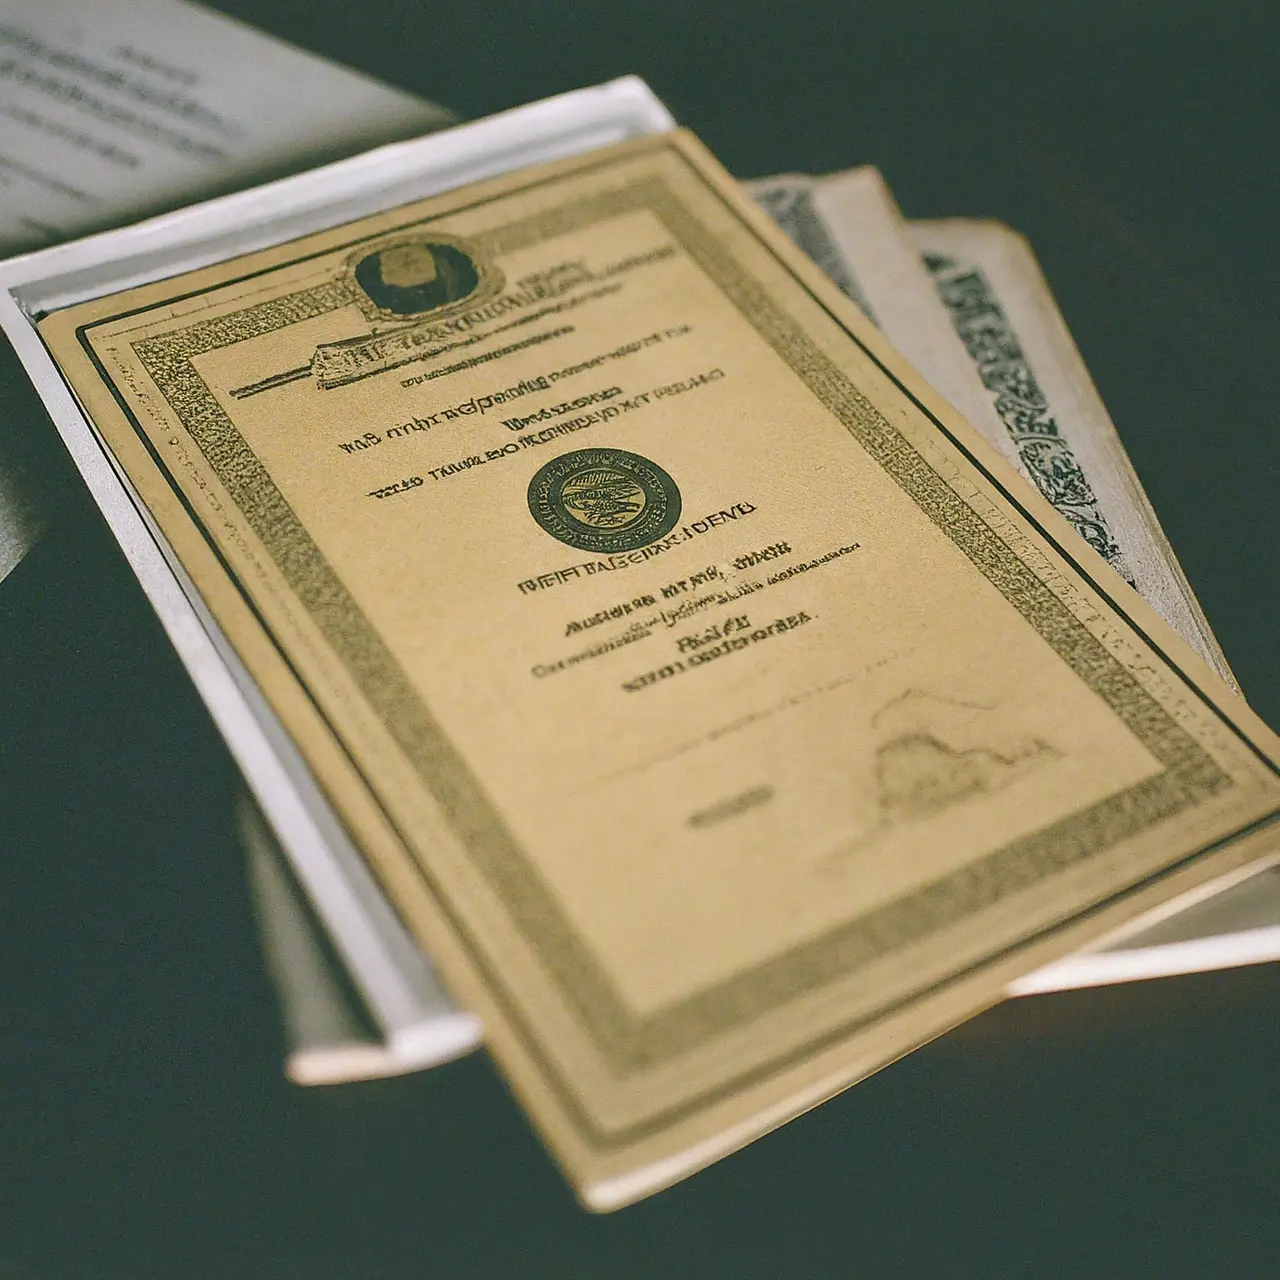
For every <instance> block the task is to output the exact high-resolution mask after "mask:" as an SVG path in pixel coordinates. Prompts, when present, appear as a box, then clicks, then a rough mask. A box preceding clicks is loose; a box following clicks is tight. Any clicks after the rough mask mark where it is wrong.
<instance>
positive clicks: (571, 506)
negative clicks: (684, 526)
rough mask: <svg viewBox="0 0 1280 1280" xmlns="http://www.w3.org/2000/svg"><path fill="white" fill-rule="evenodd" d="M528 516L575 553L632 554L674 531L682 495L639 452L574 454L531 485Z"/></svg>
mask: <svg viewBox="0 0 1280 1280" xmlns="http://www.w3.org/2000/svg"><path fill="white" fill-rule="evenodd" d="M529 511H530V514H532V516H533V518H534V519H535V520H536V521H537V522H538V524H539V525H541V526H542V528H543V529H545V530H546V531H547V532H548V533H549V534H550V535H551V536H552V537H553V538H558V539H559V540H560V541H561V542H563V543H565V544H566V545H568V546H570V547H574V548H576V549H577V550H578V551H596V552H602V553H605V554H609V553H612V552H617V551H634V550H636V548H637V547H647V546H648V545H649V543H651V542H656V541H657V540H658V539H659V538H661V537H662V536H663V535H664V534H668V533H670V532H671V530H672V529H674V528H675V525H676V521H677V520H679V519H680V490H679V489H677V488H676V483H675V481H674V480H672V478H671V477H670V476H669V475H667V473H666V472H665V471H664V470H663V469H662V468H661V467H660V466H658V464H657V463H655V462H650V461H649V459H648V458H642V457H641V456H640V455H639V454H638V453H627V452H626V451H625V450H623V449H575V450H574V451H573V452H572V453H562V454H561V455H560V456H559V457H558V458H553V459H552V460H551V461H550V462H548V463H547V465H546V466H545V467H543V468H542V469H541V470H540V471H539V472H538V473H537V474H536V475H535V476H534V477H533V479H532V480H530V481H529Z"/></svg>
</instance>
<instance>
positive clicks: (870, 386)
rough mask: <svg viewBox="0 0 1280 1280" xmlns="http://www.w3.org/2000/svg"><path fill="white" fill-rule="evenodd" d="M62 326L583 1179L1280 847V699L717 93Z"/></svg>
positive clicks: (782, 1115) (69, 359)
mask: <svg viewBox="0 0 1280 1280" xmlns="http://www.w3.org/2000/svg"><path fill="white" fill-rule="evenodd" d="M42 332H43V333H44V335H45V339H46V341H47V342H48V344H49V346H50V348H51V350H52V351H53V353H54V354H55V356H56V357H57V359H58V360H59V362H60V363H61V365H62V368H63V369H64V370H65V372H66V374H67V376H68V378H69V379H70V381H71V382H72V383H73V385H74V386H75V388H76V390H77V391H78V393H79V395H80V396H81V399H82V401H83V402H84V403H85V404H86V406H87V407H88V409H89V411H90V413H91V414H92V416H93V418H94V420H95V421H96V423H97V425H98V427H99V429H100V431H101V432H102V434H103V436H104V438H105V440H106V442H107V444H108V446H109V448H110V449H111V451H112V452H113V454H114V455H115V457H116V459H117V460H118V462H119V465H120V466H121V467H122V468H123V470H124V471H125V472H126V473H127V474H128V476H129V477H130V479H131V480H132V482H133V484H134V485H135V486H136V488H137V490H138V492H139V493H140V494H141V496H142V498H143V500H144V501H145V502H146V504H147V505H148V507H149V508H150V510H151V512H152V513H153V515H154V518H155V519H156V521H157V522H158V524H159V527H160V528H161V529H162V530H163V532H164V534H165V536H166V537H167V538H168V540H169V542H170V543H171V544H172V546H173V548H174V549H175V551H176V553H177V555H178V556H179V557H180V559H181V561H182V563H183V565H184V566H185V568H186V570H187V572H188V573H189V574H190V576H191V578H192V580H193V581H194V582H195V583H196V585H197V587H198V588H199V590H200V591H201V593H202V594H203V596H204V598H205V600H206V601H207V602H208V604H209V606H210V608H211V609H212V611H213V614H214V616H215V617H216V618H217V620H218V622H219V623H220V625H221V626H222V628H223V629H224V630H225V632H226V634H227V635H228V636H229V637H230V638H231V639H232V641H233V642H234V644H235V645H236V646H237V648H238V650H239V651H240V653H241V655H242V656H243V658H244V660H245V662H246V663H247V664H248V666H249V668H250V670H251V671H252V672H253V674H254V675H255V677H256V679H257V680H258V682H259V684H260V686H261V688H262V689H263V691H264V692H265V694H266V696H267V698H268V699H269V701H270V703H271V705H272V706H273V708H274V709H275V711H276V713H277V714H278V715H279V717H280V718H281V720H282V721H283V722H284V724H285V725H286V726H287V727H288V728H289V730H290V731H291V732H292V734H293V736H294V737H295V738H296V740H297V742H298V744H299V746H300V748H301V750H302V751H303V752H304V754H305V756H306V758H307V760H308V762H309V764H310V766H311V768H312V769H313V770H314V772H315V774H316V776H317V778H319V779H320V781H321V783H322V784H323V786H324V787H325V789H326V791H327V793H328V794H329V796H330V797H331V799H332V802H333V804H334V806H335V808H336V810H337V812H338V813H339V815H340V816H341V818H342V820H343V821H344V822H345V823H346V824H347V826H348V828H349V829H350V830H351V832H352V833H353V834H354V836H355V838H356V840H357V842H358V843H359V844H360V846H361V847H362V848H363V849H364V850H365V852H366V853H367V856H368V858H369V860H370V862H371V864H372V865H373V866H374V867H375V868H376V870H377V872H378V874H379V875H380V877H381V879H382V881H383V883H384V884H385V886H386V889H387V892H388V894H389V895H390V896H391V898H392V899H393V900H394V902H395V903H396V905H397V906H398V908H399V910H400V911H401V912H402V913H403V915H404V917H405V918H406V919H407V920H408V921H409V923H410V925H411V927H412V928H413V929H414V930H415V931H416V932H417V934H418V936H419V937H420V939H421V941H422V943H423V945H424V946H425V947H426V948H428V949H429V951H430V952H431V954H432V955H433V956H434V957H435V958H436V959H437V960H438V962H439V964H440V966H441V968H442V970H443V971H444V973H445V974H446V975H447V976H448V979H449V981H450V983H451V985H452V986H453V987H454V989H455V992H456V994H457V995H458V996H459V997H460V999H461V1000H463V1001H464V1002H465V1003H466V1004H467V1005H468V1006H469V1007H471V1008H473V1009H475V1010H477V1011H478V1012H480V1013H481V1014H482V1015H483V1017H484V1019H485V1022H486V1027H487V1033H488V1039H489V1044H490V1045H491V1047H492V1049H493V1052H494V1053H495V1055H496V1056H497V1058H498V1059H499V1061H500V1063H501V1065H502V1067H503V1069H504V1071H505V1072H506V1074H507V1076H508V1077H509V1079H510V1080H511V1083H512V1085H513V1087H514V1088H515V1090H516V1092H517V1093H518V1095H519V1096H520V1098H521V1100H522V1101H523V1102H524V1104H525V1106H526V1107H527V1109H528V1110H529V1112H530V1114H531V1115H532V1118H533V1120H534V1122H535V1123H536V1124H537V1126H538V1127H539V1128H540V1130H541V1131H542V1133H543V1134H544V1135H545V1137H546V1139H547V1141H548V1143H549V1144H550V1146H551V1147H552V1148H553V1150H554V1152H555V1153H556V1155H557V1156H558V1158H559V1159H560V1160H561V1162H562V1163H563V1165H564V1166H565V1168H566V1170H567V1172H568V1173H569V1175H570V1177H571V1178H572V1179H573V1180H574V1182H575V1183H576V1184H577V1186H578V1187H579V1190H580V1192H581V1194H582V1195H583V1198H584V1199H585V1200H586V1202H587V1203H589V1204H590V1205H592V1206H594V1207H598V1208H607V1207H614V1206H616V1205H618V1204H622V1203H625V1202H627V1201H628V1200H631V1199H635V1198H637V1197H639V1196H641V1195H643V1194H645V1193H647V1192H649V1191H651V1190H653V1189H655V1188H656V1187H658V1186H661V1185H663V1184H665V1183H668V1182H671V1181H673V1180H675V1179H676V1178H678V1177H681V1176H683V1175H684V1174H686V1173H688V1172H691V1171H692V1170H693V1169H695V1168H697V1167H699V1166H700V1165H703V1164H706V1163H708V1162H709V1161H711V1160H713V1159H715V1158H717V1157H719V1156H721V1155H723V1154H725V1153H726V1152H727V1151H729V1150H731V1149H733V1148H734V1147H735V1146H739V1145H741V1144H742V1143H744V1142H746V1141H748V1140H750V1139H751V1138H753V1137H755V1136H757V1135H758V1134H760V1133H761V1132H763V1131H765V1130H766V1129H768V1128H770V1127H772V1126H773V1125H776V1124H778V1123H780V1122H781V1121H783V1120H785V1119H787V1118H788V1117H790V1116H792V1115H795V1114H796V1113H797V1112H798V1111H800V1110H802V1109H804V1108H806V1107H808V1106H810V1105H812V1104H814V1103H816V1102H818V1101H820V1100H821V1099H823V1098H824V1097H826V1096H829V1095H830V1094H831V1093H833V1092H835V1091H837V1090H839V1089H841V1088H842V1087H844V1086H845V1085H847V1084H849V1083H850V1082H852V1081H854V1080H856V1079H857V1078H859V1077H860V1076H863V1075H865V1074H867V1073H868V1072H870V1071H872V1070H874V1069H876V1068H877V1067H879V1066H881V1065H883V1064H884V1063H886V1062H888V1061H890V1060H891V1059H892V1058H894V1057H896V1056H898V1055H900V1054H902V1053H903V1052H905V1051H907V1050H908V1049H910V1048H911V1047H913V1046H915V1045H917V1044H919V1043H920V1042H922V1041H924V1040H926V1039H928V1038H929V1037H931V1036H933V1035H935V1034H937V1033H938V1032H940V1031H941V1030H943V1029H944V1028H946V1027H947V1026H949V1025H951V1024H953V1023H954V1022H955V1021H957V1020H958V1019H960V1018H962V1017H965V1016H967V1015H968V1014H970V1013H972V1012H974V1011H975V1010H977V1009H978V1008H980V1007H981V1006H983V1005H984V1004H987V1003H990V1002H991V1001H992V1000H994V999H996V998H997V996H998V993H999V992H1000V991H1001V989H1002V988H1003V987H1004V986H1005V985H1006V984H1007V983H1008V982H1009V981H1010V980H1011V979H1013V978H1015V977H1017V976H1018V975H1019V974H1021V973H1024V972H1027V971H1030V970H1031V969H1033V968H1035V967H1037V966H1038V965H1041V964H1043V963H1046V962H1047V961H1049V960H1051V959H1053V958H1055V957H1056V956H1058V955H1061V954H1065V953H1067V952H1069V951H1071V950H1074V949H1076V948H1077V947H1079V946H1081V945H1082V944H1084V943H1086V942H1088V941H1089V940H1091V939H1093V938H1095V937H1097V936H1099V935H1100V934H1101V933H1103V932H1104V931H1106V930H1107V929H1110V928H1113V927H1114V926H1116V925H1118V924H1120V923H1122V922H1123V921H1124V920H1126V919H1128V918H1130V917H1132V916H1134V915H1136V914H1137V913H1139V912H1140V911H1143V910H1145V909H1147V908H1150V907H1152V906H1154V905H1156V904H1158V903H1159V902H1162V901H1164V900H1167V899H1169V898H1171V897H1173V896H1175V895H1177V894H1179V893H1183V892H1186V891H1188V890H1190V889H1192V888H1194V887H1196V886H1197V885H1200V884H1202V883H1205V882H1207V881H1208V880H1210V879H1213V878H1218V877H1221V876H1223V875H1230V874H1231V873H1232V872H1233V871H1236V870H1238V869H1239V868H1242V867H1243V866H1245V865H1247V864H1249V863H1251V862H1257V861H1258V860H1259V859H1265V858H1266V857H1267V856H1268V855H1269V854H1271V852H1272V850H1273V849H1274V846H1275V843H1276V837H1277V831H1276V829H1275V827H1274V826H1271V825H1269V824H1271V823H1272V822H1273V820H1274V819H1275V817H1276V815H1277V806H1278V805H1280V781H1278V777H1277V766H1276V747H1277V743H1276V739H1275V738H1274V737H1273V736H1272V735H1271V734H1270V733H1269V732H1268V731H1267V730H1266V729H1265V728H1264V727H1263V726H1262V725H1261V724H1260V723H1259V722H1258V720H1257V719H1256V718H1255V717H1254V716H1253V715H1252V714H1251V713H1250V712H1249V711H1248V709H1247V708H1246V707H1245V706H1244V704H1243V703H1242V702H1241V701H1240V700H1239V699H1238V698H1237V697H1236V696H1235V695H1234V694H1232V693H1231V692H1230V691H1229V690H1228V689H1227V688H1226V686H1225V685H1223V684H1222V683H1221V682H1220V681H1219V680H1218V679H1217V678H1216V677H1214V676H1213V675H1212V674H1211V673H1210V672H1209V670H1208V668H1207V667H1206V666H1204V665H1203V663H1201V662H1200V660H1199V659H1197V658H1196V657H1194V656H1193V655H1192V654H1191V651H1190V650H1189V649H1188V648H1187V647H1186V646H1185V645H1183V644H1182V643H1181V641H1179V640H1178V639H1177V638H1176V636H1174V634H1173V632H1172V631H1171V630H1170V629H1169V628H1168V627H1167V626H1165V625H1164V624H1163V623H1162V622H1160V621H1159V619H1157V618H1156V616H1155V615H1154V613H1152V612H1151V610H1150V609H1148V608H1147V607H1146V606H1145V605H1143V604H1142V602H1141V601H1140V600H1139V599H1138V597H1137V596H1136V594H1135V593H1133V592H1132V591H1131V590H1130V589H1129V588H1128V587H1127V586H1126V585H1125V584H1124V583H1122V582H1121V580H1120V579H1119V578H1118V577H1117V576H1115V574H1113V573H1112V572H1111V571H1110V570H1109V569H1107V568H1106V566H1105V565H1104V564H1103V563H1102V561H1101V560H1100V559H1098V558H1097V557H1096V556H1094V555H1093V553H1091V552H1090V551H1088V549H1087V548H1085V547H1084V546H1083V544H1081V543H1080V542H1079V540H1078V539H1074V538H1073V535H1071V533H1070V531H1069V529H1068V527H1067V526H1066V525H1065V524H1064V523H1063V522H1062V521H1061V519H1060V518H1059V517H1057V516H1056V515H1055V513H1054V512H1053V511H1052V510H1051V509H1050V508H1049V507H1048V506H1047V505H1046V504H1045V503H1044V502H1043V501H1041V500H1040V499H1039V497H1038V496H1037V495H1035V494H1034V493H1033V492H1031V490H1030V489H1029V487H1027V486H1025V485H1024V483H1023V482H1022V481H1020V480H1019V479H1018V478H1017V477H1016V476H1014V474H1013V472H1012V471H1011V470H1009V469H1008V468H1007V467H1006V465H1005V464H1004V463H1003V462H1001V461H1000V460H999V459H998V458H997V457H996V455H995V454H994V453H993V451H992V450H990V449H989V448H988V447H986V446H985V445H984V444H983V443H982V441H981V440H980V439H979V437H978V436H977V434H976V433H975V432H974V431H972V430H971V429H970V428H969V427H968V426H967V425H966V424H965V423H964V422H963V421H961V420H960V419H958V418H957V417H956V416H955V414H954V412H953V411H951V410H949V409H948V408H947V407H946V405H945V404H944V403H943V402H942V401H941V399H940V398H939V397H937V396H936V395H934V394H933V393H932V392H931V391H930V390H929V389H928V388H927V387H926V386H925V384H924V383H923V382H922V381H921V380H920V379H919V378H918V377H916V376H915V375H914V374H913V372H912V371H911V370H910V369H909V368H908V367H907V366H906V365H905V364H904V363H903V362H902V361H901V360H900V359H899V358H898V357H896V356H895V354H894V353H893V352H892V351H891V350H890V349H889V348H888V347H887V346H886V345H885V344H884V341H883V339H881V338H880V337H879V335H878V334H876V333H875V332H874V331H873V330H872V328H871V326H870V325H869V324H868V323H867V322H865V321H864V320H863V319H862V318H861V316H859V315H858V314H857V313H856V311H855V309H854V308H853V307H852V306H851V305H850V304H848V303H847V302H846V301H845V300H844V299H843V298H842V297H841V295H840V294H839V293H838V292H837V291H836V290H835V289H834V288H833V287H832V286H830V285H829V284H828V283H827V282H826V281H825V280H824V279H823V278H822V277H821V276H820V274H819V273H818V272H817V270H816V269H815V268H812V267H811V266H810V265H809V264H807V263H806V262H805V261H804V260H803V259H802V258H801V257H800V255H799V254H798V253H797V252H796V251H795V250H794V249H792V248H791V247H790V246H789V245H788V244H787V243H785V242H784V240H783V238H782V236H781V234H780V233H779V232H777V231H776V230H775V229H773V228H772V227H770V226H769V225H768V224H767V223H766V221H765V219H764V217H763V215H761V214H759V213H757V212H756V211H755V210H754V209H752V208H750V207H749V206H748V204H747V202H746V201H745V200H744V199H743V198H742V197H741V196H740V195H739V194H738V193H737V192H736V190H735V189H734V187H733V184H732V183H731V182H730V180H729V179H728V177H727V175H725V174H724V173H723V171H722V170H720V169H719V168H718V167H717V166H716V165H715V163H714V161H712V160H711V159H710V158H709V157H708V156H707V154H706V153H705V151H703V150H702V149H701V148H700V146H699V145H698V144H697V143H696V141H694V140H693V139H692V138H690V137H688V136H687V135H683V134H668V135H663V136H660V137H657V138H653V139H647V140H644V141H641V142H637V143H631V144H626V145H624V146H621V147H618V148H616V149H611V150H607V151H602V152H597V153H595V154H593V155H590V156H587V157H584V158H578V159H575V160H572V161H565V162H562V163H558V164H555V165H552V166H549V167H546V168H540V169H532V170H525V171H522V172H519V173H517V174H514V175H511V176H509V177H507V178H504V179H501V180H497V181H493V182H489V183H486V184H483V185H480V186H476V187H471V188H467V189H464V190H460V191H457V192H454V193H452V194H449V195H446V196H442V197H438V198H435V199H433V200H429V201H425V202H423V203H421V204H417V205H413V206H409V207H405V208H399V209H395V210H392V211H390V212H388V213H386V214H383V215H380V216H378V217H374V218H370V219H367V220H364V221H362V222H358V223H354V224H351V225H347V226H343V227H339V228H336V229H334V230H332V231H329V232H326V233H324V234H320V235H315V236H311V237H309V238H307V239H304V240H300V241H297V242H295V243H292V244H289V245H286V246H283V247H281V248H278V249H274V250H271V251H268V252H262V253H256V254H253V255H249V256H246V257H242V258H239V259H236V260H234V261H229V262H227V263H225V264H223V265H220V266H217V267H213V268H209V269H207V270H203V271H200V272H197V273H194V274H191V275H188V276H183V277H179V278H176V279H172V280H168V281H165V282H163V283H160V284H156V285H151V286H148V287H146V288H142V289H137V290H134V291H131V292H129V293H125V294H120V295H117V296H115V297H111V298H106V299H102V300H99V301H97V302H94V303H91V304H85V305H83V306H80V307H77V308H74V309H72V310H69V311H65V312H61V313H58V314H55V315H53V316H51V317H48V318H47V319H46V320H45V321H44V322H43V324H42ZM1069 540H1070V546H1068V541H1069Z"/></svg>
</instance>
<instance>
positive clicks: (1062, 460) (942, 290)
mask: <svg viewBox="0 0 1280 1280" xmlns="http://www.w3.org/2000/svg"><path fill="white" fill-rule="evenodd" d="M924 264H925V267H926V268H927V269H928V271H929V274H930V275H931V276H932V277H933V283H934V285H935V287H936V288H937V291H938V297H939V298H941V299H942V305H943V306H944V307H946V309H947V313H948V314H949V315H950V316H951V321H952V323H953V324H954V325H955V329H956V333H958V334H959V335H960V341H961V342H963V343H964V346H965V350H966V351H967V352H968V353H969V358H970V359H971V360H972V361H973V362H974V364H975V365H976V366H977V368H978V376H979V377H980V378H981V379H982V385H983V386H984V387H986V389H987V390H988V391H989V392H990V393H991V398H992V402H993V403H994V404H995V408H996V412H997V413H998V414H999V415H1000V421H1001V422H1003V423H1004V426H1005V430H1006V431H1007V432H1008V433H1009V438H1010V439H1011V440H1012V441H1013V443H1014V446H1015V447H1016V448H1017V450H1018V457H1019V459H1020V460H1021V462H1022V465H1023V468H1024V469H1025V471H1026V473H1027V475H1028V476H1030V478H1031V479H1032V481H1033V482H1034V483H1035V486H1036V488H1037V489H1039V490H1040V492H1041V493H1042V494H1044V496H1045V497H1046V498H1047V499H1048V501H1049V502H1050V503H1051V504H1052V506H1053V507H1054V509H1055V510H1056V511H1057V512H1058V513H1059V514H1060V515H1062V516H1064V517H1065V518H1066V519H1067V520H1069V521H1070V522H1071V525H1072V527H1073V528H1074V529H1075V530H1076V532H1077V533H1079V535H1080V536H1081V537H1082V538H1083V539H1084V540H1085V541H1086V542H1087V543H1088V544H1089V545H1090V546H1091V547H1092V548H1093V549H1094V550H1095V551H1096V552H1097V553H1098V554H1099V555H1100V556H1101V557H1102V558H1103V559H1104V560H1105V561H1106V562H1107V563H1108V564H1109V565H1110V566H1111V567H1112V568H1113V569H1114V570H1115V571H1116V572H1117V573H1118V574H1120V576H1121V577H1122V578H1124V580H1125V581H1126V582H1127V583H1128V584H1129V585H1130V586H1131V587H1133V588H1134V589H1135V590H1136V589H1137V583H1135V582H1134V580H1133V574H1132V573H1131V572H1130V571H1129V567H1128V565H1126V564H1125V561H1124V553H1123V552H1122V551H1121V550H1120V544H1119V543H1118V542H1116V540H1115V537H1114V535H1113V534H1112V532H1111V529H1110V527H1109V526H1108V524H1107V518H1106V516H1105V515H1103V513H1102V508H1101V506H1100V505H1099V503H1098V497H1097V495H1096V494H1095V493H1094V491H1093V486H1092V485H1091V484H1090V483H1089V477H1088V476H1086V475H1085V473H1084V468H1083V467H1081V465H1080V463H1079V461H1078V460H1077V459H1076V456H1075V454H1074V453H1073V452H1072V451H1071V443H1070V441H1068V440H1067V438H1066V436H1064V435H1063V434H1062V429H1061V428H1060V427H1059V426H1058V424H1057V422H1056V421H1055V420H1054V417H1053V414H1052V413H1050V411H1049V400H1048V397H1047V396H1046V395H1045V393H1044V390H1043V388H1042V387H1041V386H1040V383H1039V380H1038V379H1037V378H1036V375H1035V371H1034V370H1033V369H1032V368H1031V364H1030V361H1028V360H1027V357H1026V353H1025V352H1024V351H1023V349H1022V344H1021V343H1020V342H1019V341H1018V335H1017V334H1016V333H1015V332H1014V330H1013V326H1012V325H1011V324H1010V323H1009V317H1008V316H1007V315H1005V313H1004V308H1003V307H1001V306H1000V303H999V302H998V301H997V300H996V296H995V294H994V293H993V292H992V289H991V285H990V283H989V282H988V280H987V278H986V276H985V275H983V273H982V272H981V271H980V270H978V268H976V267H970V266H967V265H965V264H962V263H959V262H957V261H956V260H955V259H954V258H950V257H945V256H944V255H942V254H937V253H926V254H925V255H924Z"/></svg>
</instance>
